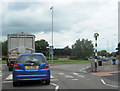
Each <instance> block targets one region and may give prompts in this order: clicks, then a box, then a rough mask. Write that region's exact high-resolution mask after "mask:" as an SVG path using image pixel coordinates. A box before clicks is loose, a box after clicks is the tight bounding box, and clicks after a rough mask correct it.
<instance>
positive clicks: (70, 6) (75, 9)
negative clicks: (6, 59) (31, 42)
mask: <svg viewBox="0 0 120 91" xmlns="http://www.w3.org/2000/svg"><path fill="white" fill-rule="evenodd" d="M51 6H53V7H54V8H53V9H54V18H53V21H54V48H64V47H65V46H69V47H70V48H71V45H73V44H74V43H75V41H76V40H77V39H82V38H84V39H89V40H92V42H93V43H94V37H93V35H94V33H96V32H97V33H99V35H100V36H99V38H98V50H102V49H107V50H108V51H109V52H112V51H115V48H116V47H117V43H118V0H76V1H75V0H66V2H64V1H62V0H56V1H51V2H50V1H49V2H47V1H46V2H43V1H39V2H38V1H37V2H33V1H31V2H15V1H13V0H12V2H3V3H2V41H4V40H6V39H7V34H11V33H21V32H24V33H30V34H34V35H35V36H36V40H40V39H45V40H46V41H48V43H49V44H50V45H51V42H52V41H51V31H52V27H51V22H52V18H51V15H52V11H51V10H50V7H51Z"/></svg>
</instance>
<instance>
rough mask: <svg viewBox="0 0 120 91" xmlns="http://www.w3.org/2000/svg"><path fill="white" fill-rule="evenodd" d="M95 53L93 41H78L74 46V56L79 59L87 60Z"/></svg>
mask: <svg viewBox="0 0 120 91" xmlns="http://www.w3.org/2000/svg"><path fill="white" fill-rule="evenodd" d="M93 53H94V48H93V44H92V41H91V40H90V41H89V40H88V39H86V40H85V39H82V40H80V39H78V40H76V43H74V45H72V56H75V57H76V58H77V59H86V58H88V57H90V56H92V55H93Z"/></svg>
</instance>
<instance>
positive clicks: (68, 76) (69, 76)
mask: <svg viewBox="0 0 120 91" xmlns="http://www.w3.org/2000/svg"><path fill="white" fill-rule="evenodd" d="M58 74H60V75H63V76H65V77H67V78H74V77H73V76H71V75H66V74H64V73H58Z"/></svg>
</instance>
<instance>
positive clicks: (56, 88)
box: [50, 83, 59, 91]
mask: <svg viewBox="0 0 120 91" xmlns="http://www.w3.org/2000/svg"><path fill="white" fill-rule="evenodd" d="M50 84H51V85H54V86H56V87H55V91H57V90H58V89H59V86H58V85H57V84H55V83H50Z"/></svg>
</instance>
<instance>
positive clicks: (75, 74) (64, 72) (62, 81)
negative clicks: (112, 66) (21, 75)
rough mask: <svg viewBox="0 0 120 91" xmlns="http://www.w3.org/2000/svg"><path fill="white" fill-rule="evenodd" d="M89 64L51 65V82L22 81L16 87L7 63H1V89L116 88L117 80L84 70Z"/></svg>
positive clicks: (55, 90)
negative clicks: (45, 83)
mask: <svg viewBox="0 0 120 91" xmlns="http://www.w3.org/2000/svg"><path fill="white" fill-rule="evenodd" d="M89 67H90V64H89V63H87V64H64V65H57V66H51V67H50V70H51V83H50V85H43V84H40V82H30V83H23V84H21V85H20V86H18V87H13V85H12V72H10V71H8V69H7V65H6V64H3V65H2V75H0V76H2V89H52V90H53V91H59V90H61V89H118V84H117V81H116V82H113V81H110V80H108V79H105V78H102V77H98V76H95V75H92V74H90V73H88V72H87V71H86V69H87V68H89Z"/></svg>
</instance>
